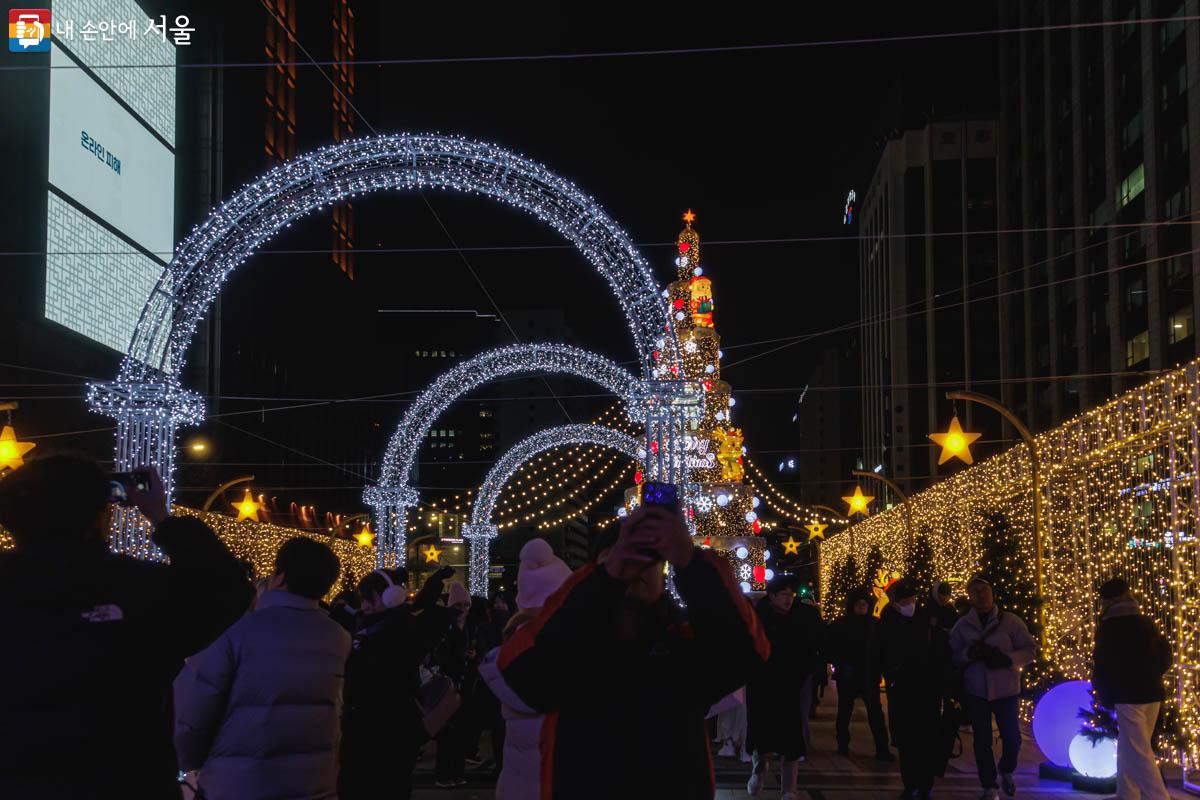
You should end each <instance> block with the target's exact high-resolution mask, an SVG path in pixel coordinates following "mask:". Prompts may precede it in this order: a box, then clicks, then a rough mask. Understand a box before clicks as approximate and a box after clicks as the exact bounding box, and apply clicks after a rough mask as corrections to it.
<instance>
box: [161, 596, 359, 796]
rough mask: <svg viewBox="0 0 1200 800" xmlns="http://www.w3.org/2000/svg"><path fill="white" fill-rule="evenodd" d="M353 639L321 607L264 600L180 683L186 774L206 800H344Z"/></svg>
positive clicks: (179, 741) (178, 715)
mask: <svg viewBox="0 0 1200 800" xmlns="http://www.w3.org/2000/svg"><path fill="white" fill-rule="evenodd" d="M349 653H350V636H349V634H347V633H346V631H345V630H343V629H342V627H341V626H340V625H338V624H337V623H336V622H334V621H333V620H331V619H329V617H328V616H327V615H326V614H325V612H324V611H322V610H321V609H320V608H319V607H318V606H317V602H316V601H315V600H309V599H307V598H304V597H300V596H299V595H294V594H291V593H289V592H286V591H271V592H266V593H265V594H263V596H262V597H261V598H259V601H258V607H257V609H256V610H255V611H254V612H252V613H250V614H247V615H246V616H244V617H242V618H241V619H240V620H238V621H237V622H235V623H234V624H233V625H232V626H231V627H230V628H229V630H227V631H225V633H223V634H222V635H221V636H220V637H219V638H218V639H217V640H216V641H215V642H213V643H212V644H211V645H210V646H209V647H208V648H206V649H205V650H202V651H201V652H199V653H197V654H196V655H195V656H193V657H192V658H190V659H188V661H187V665H186V666H185V667H184V669H183V671H182V672H181V673H180V674H179V677H178V678H176V680H175V748H176V750H177V751H178V754H179V766H180V768H181V769H184V770H193V769H199V770H200V786H201V788H202V789H203V790H204V796H205V797H206V798H208V800H223V799H224V798H236V799H237V800H259V798H262V800H266V798H272V799H273V800H284V799H285V798H314V799H318V798H335V797H337V772H338V755H337V754H338V741H339V739H340V732H341V713H342V680H343V672H344V669H345V666H346V657H347V656H348V655H349Z"/></svg>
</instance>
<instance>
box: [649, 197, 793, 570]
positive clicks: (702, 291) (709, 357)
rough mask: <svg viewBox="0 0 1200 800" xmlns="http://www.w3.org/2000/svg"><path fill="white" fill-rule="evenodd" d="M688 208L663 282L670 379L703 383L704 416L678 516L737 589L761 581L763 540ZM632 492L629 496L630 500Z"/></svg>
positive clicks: (695, 432)
mask: <svg viewBox="0 0 1200 800" xmlns="http://www.w3.org/2000/svg"><path fill="white" fill-rule="evenodd" d="M695 218H696V215H695V214H693V213H692V211H691V210H690V209H689V210H688V212H687V213H686V214H684V215H683V220H684V222H685V223H686V225H685V227H684V229H683V230H682V231H680V233H679V237H678V239H677V240H676V259H675V265H676V273H677V280H675V281H674V282H673V283H671V284H670V285H669V286H668V287H667V295H668V300H667V302H669V303H670V313H671V316H672V318H673V320H674V324H675V330H676V332H677V334H678V336H679V348H680V353H681V355H682V361H683V363H682V369H681V374H679V372H678V371H676V370H675V369H672V370H671V372H672V377H678V378H679V379H681V380H687V381H695V382H697V383H699V384H701V385H702V386H703V387H704V400H705V403H704V415H703V416H702V417H701V418H700V419H699V420H696V421H695V422H694V425H695V427H694V428H693V429H692V430H691V431H689V433H688V435H687V437H686V439H685V457H686V459H687V467H688V476H689V483H688V485H687V486H685V487H684V502H683V510H684V515H685V517H686V518H687V520H688V524H689V526H690V527H691V529H692V534H693V535H694V536H695V538H696V540H697V544H699V545H700V546H701V547H708V548H712V549H713V550H714V551H716V552H718V553H720V554H721V555H722V556H724V557H725V558H727V559H728V560H729V561H730V563H731V565H732V566H733V571H734V575H736V576H737V579H738V581H739V582H740V583H741V584H742V589H743V590H744V591H750V590H751V589H758V590H761V589H763V588H765V587H766V582H767V580H768V579H769V577H770V572H769V570H768V569H767V567H766V562H765V556H766V543H765V541H764V540H763V538H762V537H761V536H760V535H759V533H760V531H761V529H762V524H761V523H760V522H759V520H758V512H757V511H756V510H755V508H756V506H757V505H758V499H757V498H755V497H754V496H753V493H752V492H751V490H750V487H749V486H746V485H745V484H744V483H743V482H742V479H743V471H742V455H743V454H744V453H745V448H744V446H743V444H742V431H741V429H740V428H736V427H734V426H733V419H732V417H733V408H734V399H733V397H732V394H731V392H732V389H731V387H730V386H729V384H728V383H726V382H725V381H723V380H721V356H722V353H721V337H720V336H718V335H717V329H716V326H715V323H714V320H713V313H714V311H715V303H714V298H713V286H712V281H711V280H709V279H708V277H706V276H705V275H704V269H703V267H702V266H701V261H700V234H698V233H697V232H696V231H695V229H694V228H693V227H692V222H693V221H694V220H695ZM636 496H637V493H636V490H631V492H630V494H629V499H630V500H632V501H635V500H636Z"/></svg>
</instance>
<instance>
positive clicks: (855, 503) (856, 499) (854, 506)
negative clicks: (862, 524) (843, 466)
mask: <svg viewBox="0 0 1200 800" xmlns="http://www.w3.org/2000/svg"><path fill="white" fill-rule="evenodd" d="M842 499H843V500H845V501H846V505H848V506H849V507H850V509H849V510H848V511H847V512H846V515H847V516H852V515H854V514H862V515H863V516H864V517H865V516H867V515H868V514H870V513H871V512H870V511H869V510H868V509H867V506H869V505H870V504H871V501H872V500H874V499H875V495H873V494H863V490H862V487H861V486H858V485H855V487H854V494H852V495H848V496H846V497H843V498H842Z"/></svg>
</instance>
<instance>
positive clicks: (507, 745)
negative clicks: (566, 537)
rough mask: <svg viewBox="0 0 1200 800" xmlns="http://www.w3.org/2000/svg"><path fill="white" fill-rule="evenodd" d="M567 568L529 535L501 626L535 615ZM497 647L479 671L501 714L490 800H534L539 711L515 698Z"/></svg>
mask: <svg viewBox="0 0 1200 800" xmlns="http://www.w3.org/2000/svg"><path fill="white" fill-rule="evenodd" d="M570 574H571V569H570V568H569V567H568V566H567V565H566V564H564V563H563V561H562V560H561V559H559V558H558V557H557V556H555V555H554V551H553V550H552V549H551V548H550V545H549V543H548V542H546V540H545V539H531V540H529V541H528V542H526V543H525V546H524V547H522V548H521V566H520V568H519V569H518V571H517V608H518V609H520V610H519V611H518V612H517V613H516V614H514V615H513V616H512V618H511V619H510V620H509V621H508V625H507V626H505V628H504V638H505V639H507V638H508V637H509V636H511V635H512V633H513V631H515V630H516V629H517V628H519V627H521V626H522V625H524V624H525V623H526V622H529V621H531V620H533V619H534V618H535V617H537V615H538V612H540V611H541V610H542V606H543V605H544V604H545V602H546V598H548V597H549V596H550V595H552V594H554V592H556V591H557V590H558V588H559V587H560V586H562V585H563V582H564V581H566V579H567V578H568V577H569V576H570ZM499 652H500V648H498V647H497V648H496V649H494V650H492V651H491V652H490V653H488V654H487V655H486V656H485V657H484V660H483V663H482V664H480V666H479V674H480V676H482V677H483V679H484V680H485V681H487V685H488V688H489V689H491V690H492V692H493V693H494V694H495V695H496V697H497V698H499V700H500V710H501V713H502V714H503V715H504V727H505V733H504V761H503V766H502V767H501V769H500V778H499V780H498V781H497V782H496V800H537V798H539V797H540V796H541V773H542V758H541V752H540V750H539V746H540V742H541V737H542V719H543V715H542V714H539V713H538V712H537V711H534V710H533V709H532V708H530V707H529V706H527V705H525V704H524V703H523V702H521V699H520V698H519V697H517V695H516V693H515V692H513V691H512V689H510V688H509V687H508V684H506V683H505V682H504V678H503V677H502V676H501V675H500V670H499V669H498V668H497V667H496V656H497V655H498V654H499Z"/></svg>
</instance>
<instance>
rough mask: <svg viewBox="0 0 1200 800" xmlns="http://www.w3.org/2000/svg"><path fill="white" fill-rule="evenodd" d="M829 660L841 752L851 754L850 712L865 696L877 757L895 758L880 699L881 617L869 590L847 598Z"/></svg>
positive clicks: (830, 638)
mask: <svg viewBox="0 0 1200 800" xmlns="http://www.w3.org/2000/svg"><path fill="white" fill-rule="evenodd" d="M826 642H827V645H828V647H827V648H826V655H825V657H826V659H827V660H828V661H829V663H830V664H832V665H833V679H834V680H835V681H837V691H838V711H837V741H838V754H839V755H843V756H845V755H849V754H850V715H851V714H853V713H854V700H855V699H856V698H859V697H861V698H862V701H863V705H865V706H866V707H867V722H868V723H869V724H870V726H871V736H872V738H873V739H874V740H875V758H877V759H878V760H880V761H894V760H895V758H896V757H895V756H893V755H892V753H891V751H890V750H888V738H887V728H886V727H885V726H884V722H883V706H882V704H881V703H880V702H879V682H880V677H881V674H882V671H883V667H882V665H881V663H880V653H879V646H880V641H879V620H877V619H875V618H874V617H872V616H871V603H870V600H869V598H868V596H867V593H866V592H864V591H861V590H855V591H852V592H850V593H849V595H848V596H847V598H846V613H845V614H843V615H842V617H841V618H840V619H838V620H836V621H835V622H834V623H833V624H832V625H830V626H829V631H828V635H827V636H826Z"/></svg>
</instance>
